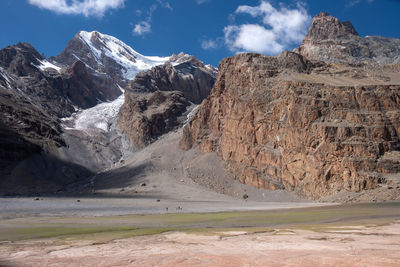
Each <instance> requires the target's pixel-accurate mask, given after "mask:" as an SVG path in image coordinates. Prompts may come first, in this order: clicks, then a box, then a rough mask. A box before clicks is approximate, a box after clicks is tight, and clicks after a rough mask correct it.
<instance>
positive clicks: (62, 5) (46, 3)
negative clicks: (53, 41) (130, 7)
mask: <svg viewBox="0 0 400 267" xmlns="http://www.w3.org/2000/svg"><path fill="white" fill-rule="evenodd" d="M28 2H29V4H31V5H35V6H37V7H39V8H42V9H48V10H50V11H53V12H56V13H59V14H73V15H84V16H85V17H89V16H98V17H102V16H103V15H104V13H105V12H106V11H107V10H109V9H117V8H121V7H123V6H124V3H125V0H81V1H80V0H72V1H67V0H28Z"/></svg>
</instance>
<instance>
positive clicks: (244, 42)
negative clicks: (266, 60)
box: [224, 24, 284, 54]
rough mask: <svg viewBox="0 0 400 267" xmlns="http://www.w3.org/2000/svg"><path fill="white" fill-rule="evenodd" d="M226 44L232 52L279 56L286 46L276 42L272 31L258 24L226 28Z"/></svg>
mask: <svg viewBox="0 0 400 267" xmlns="http://www.w3.org/2000/svg"><path fill="white" fill-rule="evenodd" d="M224 33H225V42H226V44H227V45H228V47H229V48H230V49H231V50H232V51H236V52H244V51H248V52H258V53H267V54H278V53H279V52H281V51H282V50H283V49H284V46H283V45H281V44H279V43H278V42H277V40H276V35H275V33H274V32H273V31H272V30H268V29H265V28H264V27H263V26H260V25H257V24H244V25H240V26H235V25H230V26H227V27H225V29H224Z"/></svg>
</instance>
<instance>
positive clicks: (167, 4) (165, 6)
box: [157, 0, 173, 11]
mask: <svg viewBox="0 0 400 267" xmlns="http://www.w3.org/2000/svg"><path fill="white" fill-rule="evenodd" d="M157 3H158V4H160V6H162V7H164V8H166V9H169V10H171V11H172V10H173V8H172V6H171V4H170V3H169V2H168V1H162V0H157Z"/></svg>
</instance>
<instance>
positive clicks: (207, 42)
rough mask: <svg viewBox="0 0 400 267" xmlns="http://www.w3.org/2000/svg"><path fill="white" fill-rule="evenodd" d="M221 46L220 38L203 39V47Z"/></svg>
mask: <svg viewBox="0 0 400 267" xmlns="http://www.w3.org/2000/svg"><path fill="white" fill-rule="evenodd" d="M218 47H219V42H218V40H203V41H201V48H203V49H204V50H212V49H217V48H218Z"/></svg>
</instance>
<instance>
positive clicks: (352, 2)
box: [346, 0, 375, 8]
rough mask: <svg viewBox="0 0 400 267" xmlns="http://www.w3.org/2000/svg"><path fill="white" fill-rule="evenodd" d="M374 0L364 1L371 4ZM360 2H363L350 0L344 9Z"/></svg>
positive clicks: (361, 0)
mask: <svg viewBox="0 0 400 267" xmlns="http://www.w3.org/2000/svg"><path fill="white" fill-rule="evenodd" d="M374 1H375V0H366V2H367V3H368V4H371V3H372V2H374ZM361 2H363V0H351V1H349V2H348V3H347V4H346V8H352V7H354V6H356V5H358V4H360V3H361Z"/></svg>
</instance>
